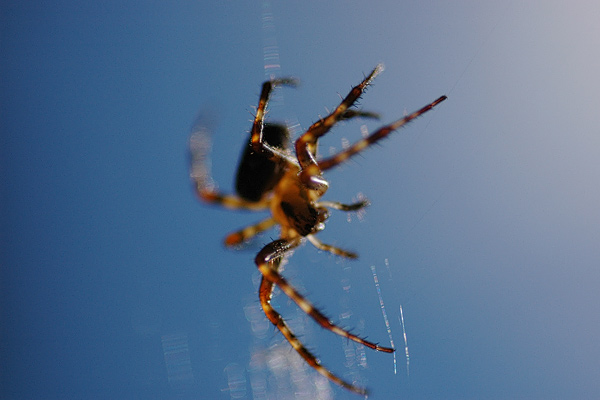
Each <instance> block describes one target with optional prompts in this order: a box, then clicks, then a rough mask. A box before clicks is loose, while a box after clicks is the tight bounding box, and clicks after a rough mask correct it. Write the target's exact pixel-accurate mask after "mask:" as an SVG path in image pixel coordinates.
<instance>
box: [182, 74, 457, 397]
mask: <svg viewBox="0 0 600 400" xmlns="http://www.w3.org/2000/svg"><path fill="white" fill-rule="evenodd" d="M382 71H383V65H381V64H379V65H377V66H376V67H375V68H374V69H373V71H372V72H371V73H370V74H369V75H368V76H366V77H365V78H364V79H363V81H362V82H361V83H360V84H358V85H357V86H355V87H353V88H352V90H351V91H350V93H349V94H348V95H347V96H346V98H344V99H343V100H342V102H341V103H340V104H339V105H338V106H337V107H336V109H335V110H334V111H333V112H331V113H330V114H329V115H327V116H326V117H325V118H321V119H319V120H318V121H317V122H315V123H313V124H312V125H311V126H310V128H308V130H307V131H306V132H305V133H304V134H302V135H301V136H300V137H299V138H298V139H297V140H296V141H295V144H294V150H295V155H292V154H291V151H290V137H289V133H288V130H287V128H286V127H285V126H283V125H279V124H274V123H266V122H265V113H266V108H267V103H268V102H269V97H270V95H271V92H272V91H273V89H274V88H276V87H279V86H291V87H294V86H296V85H297V83H298V82H297V81H296V80H295V79H293V78H281V79H272V80H270V81H266V82H264V83H263V85H262V91H261V94H260V99H259V103H258V108H257V109H256V115H255V117H254V122H253V124H252V130H251V131H250V141H249V144H248V146H247V147H246V148H245V149H244V151H243V152H242V158H241V162H240V165H239V167H238V171H237V178H236V192H237V195H229V194H221V193H220V192H219V191H218V190H217V189H216V188H215V186H214V184H213V183H212V178H211V175H210V170H209V165H208V161H207V160H208V152H209V150H210V143H209V135H208V132H207V129H206V128H205V127H203V126H201V125H200V124H197V125H196V126H195V127H194V128H193V133H192V135H191V138H190V150H191V154H192V160H191V161H192V168H191V174H190V175H191V178H192V180H193V183H194V186H195V190H196V193H197V195H198V197H199V198H200V199H201V200H203V201H205V202H208V203H212V204H219V205H221V206H223V207H226V208H229V209H245V210H253V211H260V210H269V211H270V212H271V216H270V217H268V218H266V219H264V220H262V221H260V222H258V223H256V224H254V225H251V226H248V227H246V228H243V229H241V230H239V231H237V232H234V233H231V234H229V235H228V236H227V237H226V238H225V245H226V246H228V247H232V246H237V245H240V244H242V243H244V242H245V241H247V240H249V239H251V238H252V237H254V236H255V235H257V234H258V233H260V232H263V231H265V230H267V229H269V228H272V227H274V226H276V225H279V227H280V230H281V234H280V238H279V239H277V240H274V241H272V242H271V243H269V244H267V245H266V246H264V247H263V248H262V250H260V251H259V252H258V254H257V255H256V258H255V259H254V262H255V263H256V266H257V267H258V270H259V271H260V273H261V274H262V279H261V283H260V287H259V299H260V304H261V306H262V309H263V311H264V313H265V315H266V316H267V318H268V319H269V321H271V323H272V324H273V325H275V326H276V327H277V328H278V329H279V330H280V331H281V333H282V334H283V336H284V337H285V338H286V339H287V340H288V342H289V343H290V344H291V346H292V347H293V348H294V349H295V350H296V351H297V352H298V354H300V356H301V357H302V358H303V359H304V360H305V361H306V362H307V363H308V364H309V365H310V366H311V367H313V368H314V369H315V370H316V371H317V372H318V373H320V374H321V375H323V376H325V377H326V378H328V379H329V380H331V381H332V382H334V383H336V384H338V385H340V386H342V387H344V388H346V389H349V390H350V391H352V392H355V393H358V394H361V395H366V393H367V391H366V389H365V388H362V387H359V386H356V385H354V384H352V383H350V382H347V381H345V380H343V379H341V378H339V377H338V376H336V375H334V374H333V373H332V372H330V371H329V370H328V369H327V368H325V367H324V366H323V365H322V364H321V362H320V361H319V360H318V359H317V358H316V357H315V356H314V355H313V354H312V353H311V352H310V351H308V350H307V349H306V347H304V345H303V344H302V343H301V342H300V340H299V339H298V338H297V337H296V336H295V335H294V333H293V332H292V331H291V330H290V328H289V327H288V325H287V324H286V322H285V320H284V319H283V317H282V316H281V315H280V314H279V313H278V312H277V311H276V310H275V309H274V308H273V306H272V305H271V296H272V294H273V287H274V285H277V286H279V288H280V289H281V290H282V291H283V292H284V293H285V294H286V295H287V296H288V297H289V298H290V299H292V300H293V301H294V302H295V303H296V304H297V305H298V306H299V307H300V308H301V309H302V310H303V311H304V312H305V313H306V314H308V315H309V316H310V317H312V318H313V319H314V320H315V321H316V322H317V323H318V324H319V325H321V326H322V327H323V328H325V329H327V330H329V331H331V332H333V333H335V334H337V335H340V336H343V337H346V338H348V339H350V340H353V341H355V342H357V343H360V344H362V345H364V346H367V347H369V348H371V349H374V350H378V351H382V352H385V353H392V352H394V351H395V350H394V349H393V348H389V347H383V346H379V345H378V344H376V343H372V342H370V341H367V340H365V339H363V338H361V337H358V336H356V335H354V334H352V333H351V332H349V331H348V330H346V329H343V328H341V327H339V326H337V325H335V324H334V323H332V322H331V321H330V320H329V318H327V317H326V316H325V315H324V314H323V313H322V312H321V311H319V310H318V309H317V308H315V307H314V306H313V305H312V304H311V303H310V302H309V301H308V300H307V299H306V298H305V297H304V296H302V295H301V294H300V293H299V292H298V291H297V290H296V289H295V288H294V287H293V286H292V285H291V284H290V283H289V282H288V281H287V280H286V279H285V278H284V277H283V276H282V275H281V274H280V272H279V267H280V265H281V262H282V260H283V258H284V257H285V256H286V255H287V254H288V253H290V252H291V251H292V250H293V249H295V248H296V247H298V246H299V245H300V244H301V243H302V242H303V241H304V239H307V240H308V241H309V242H311V243H312V244H313V245H314V246H315V247H316V248H318V249H320V250H324V251H328V252H330V253H332V254H335V255H337V256H341V257H345V258H349V259H355V258H357V257H358V256H357V254H355V253H352V252H350V251H346V250H343V249H340V248H338V247H335V246H332V245H329V244H325V243H323V242H321V241H320V240H319V239H317V237H316V234H317V233H319V232H320V231H322V230H323V229H324V228H325V220H326V219H327V218H328V217H329V211H328V209H335V210H341V211H356V210H359V209H361V208H363V207H366V206H367V205H368V202H367V201H366V200H364V201H359V202H357V203H353V204H342V203H339V202H332V201H323V200H320V199H321V197H322V196H323V195H324V194H325V192H326V191H327V189H328V187H329V183H328V182H327V181H326V180H325V178H324V177H323V172H324V171H327V170H328V169H331V168H333V167H335V166H337V165H339V164H341V163H342V162H344V161H345V160H347V159H348V158H350V157H351V156H353V155H355V154H357V153H359V152H361V151H362V150H364V149H366V148H367V147H369V146H370V145H372V144H373V143H375V142H377V141H379V140H381V139H383V138H385V137H386V136H387V135H389V134H390V133H391V132H393V131H395V130H397V129H399V128H401V127H402V126H404V125H405V124H407V123H408V122H410V121H412V120H413V119H415V118H417V117H419V116H420V115H422V114H424V113H426V112H427V111H429V110H431V109H432V108H433V107H435V106H436V105H438V104H439V103H441V102H442V101H444V100H446V96H441V97H440V98H438V99H437V100H435V101H434V102H432V103H430V104H428V105H426V106H425V107H423V108H421V109H419V110H418V111H415V112H413V113H412V114H409V115H407V116H405V117H404V118H401V119H399V120H397V121H395V122H392V123H391V124H389V125H385V126H383V127H381V128H379V129H378V130H377V131H375V132H373V133H372V134H370V135H369V136H367V137H365V138H363V139H361V140H359V141H357V142H356V143H354V144H353V145H351V146H350V147H348V148H346V149H344V150H342V151H340V152H339V153H337V154H335V155H333V156H331V157H328V158H324V159H317V144H318V140H319V138H320V137H322V136H323V135H325V134H326V133H327V132H329V130H330V129H331V128H332V127H333V126H334V125H335V124H336V123H337V122H339V121H340V120H344V119H351V118H355V117H377V115H376V114H373V113H369V112H364V111H361V110H355V109H351V107H352V106H353V105H354V104H355V103H356V101H357V100H358V99H359V98H360V97H361V95H362V94H363V92H364V91H365V90H366V88H367V87H368V86H369V85H370V84H371V82H372V81H373V79H374V78H375V77H376V76H377V75H378V74H379V73H380V72H382Z"/></svg>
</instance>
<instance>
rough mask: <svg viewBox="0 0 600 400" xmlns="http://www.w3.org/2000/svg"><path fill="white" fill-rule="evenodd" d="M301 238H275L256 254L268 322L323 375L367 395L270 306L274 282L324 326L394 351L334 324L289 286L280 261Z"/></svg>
mask: <svg viewBox="0 0 600 400" xmlns="http://www.w3.org/2000/svg"><path fill="white" fill-rule="evenodd" d="M300 241H301V238H300V237H297V238H294V239H291V240H287V239H279V240H275V241H273V242H271V243H269V244H268V245H266V246H265V247H264V248H263V249H262V250H261V251H260V252H259V253H258V255H257V256H256V259H255V262H256V265H257V267H258V269H259V271H260V273H261V274H262V276H263V278H262V281H261V285H260V290H259V298H260V303H261V306H262V308H263V310H264V312H265V314H266V316H267V318H268V319H269V321H271V323H273V325H275V326H276V327H277V328H278V329H279V330H280V331H281V333H282V334H283V336H285V338H286V339H287V340H288V342H290V344H291V345H292V347H293V348H294V349H295V350H296V351H297V352H298V354H300V356H301V357H302V358H304V360H306V362H307V363H308V364H309V365H310V366H312V367H313V368H315V369H316V370H317V372H319V373H320V374H321V375H323V376H325V377H326V378H328V379H330V380H331V381H333V382H335V383H337V384H338V385H340V386H343V387H345V388H347V389H349V390H351V391H353V392H356V393H359V394H363V395H364V394H366V391H365V389H363V388H359V387H357V386H354V385H352V384H350V383H348V382H345V381H344V380H342V379H340V378H339V377H337V376H335V375H334V374H333V373H331V372H330V371H329V370H327V369H326V368H325V367H323V366H322V365H321V363H320V361H319V360H318V359H317V358H316V357H315V356H314V355H313V354H312V353H311V352H309V351H308V350H307V349H306V347H304V345H303V344H302V342H300V340H299V339H298V338H297V337H296V336H295V335H294V333H293V332H292V331H291V330H290V328H289V327H288V326H287V324H286V323H285V321H284V319H283V317H281V315H280V314H279V313H278V312H277V311H275V309H274V308H273V306H272V305H271V296H272V293H273V285H277V286H279V288H280V289H281V290H282V291H283V292H284V293H285V294H286V295H287V296H288V297H289V298H290V299H292V300H293V301H294V302H295V303H296V304H297V305H298V307H300V308H301V309H302V311H304V312H305V313H306V314H308V315H309V316H310V317H311V318H313V319H314V320H315V321H316V322H317V323H318V324H319V325H321V326H322V327H323V328H325V329H327V330H329V331H331V332H333V333H335V334H337V335H340V336H343V337H346V338H348V339H350V340H353V341H355V342H357V343H360V344H363V345H365V346H367V347H369V348H371V349H374V350H379V351H383V352H386V353H391V352H393V351H394V349H392V348H388V347H383V346H379V345H377V344H375V343H372V342H369V341H366V340H365V339H362V338H360V337H358V336H356V335H354V334H352V333H350V332H348V331H346V330H344V329H342V328H340V327H338V326H337V325H335V324H333V323H332V322H331V321H330V320H329V319H328V318H327V317H326V316H325V315H324V314H323V313H321V312H320V311H319V310H317V309H316V308H315V307H314V306H313V305H312V304H311V303H310V302H309V301H308V300H307V299H306V298H304V296H302V295H301V294H300V293H298V291H297V290H296V289H295V288H294V287H293V286H292V285H290V284H289V283H288V282H287V280H285V278H284V277H283V276H281V274H280V273H279V265H280V264H281V260H282V258H283V257H284V256H285V255H286V253H288V252H290V251H291V250H293V249H294V248H296V247H297V246H298V245H299V244H300Z"/></svg>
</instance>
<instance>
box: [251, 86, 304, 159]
mask: <svg viewBox="0 0 600 400" xmlns="http://www.w3.org/2000/svg"><path fill="white" fill-rule="evenodd" d="M297 85H298V81H297V80H296V79H294V78H281V79H273V80H270V81H266V82H265V83H263V86H262V91H261V93H260V98H259V100H258V107H257V108H256V115H255V116H254V123H253V124H252V130H251V131H250V135H251V136H250V137H251V143H252V148H253V149H254V151H255V152H262V153H264V154H265V155H266V156H267V157H269V158H284V159H288V157H287V156H286V155H285V154H284V153H282V152H280V151H278V150H277V149H275V148H273V147H271V146H269V145H267V144H266V143H265V142H264V140H263V127H264V123H265V113H266V111H267V104H268V103H269V98H270V96H271V92H272V91H273V89H274V88H276V87H277V86H292V87H295V86H297Z"/></svg>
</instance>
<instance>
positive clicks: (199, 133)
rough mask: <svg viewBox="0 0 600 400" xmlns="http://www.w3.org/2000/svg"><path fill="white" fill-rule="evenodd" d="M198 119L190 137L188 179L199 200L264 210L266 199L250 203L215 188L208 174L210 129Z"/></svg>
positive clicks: (231, 206) (266, 204)
mask: <svg viewBox="0 0 600 400" xmlns="http://www.w3.org/2000/svg"><path fill="white" fill-rule="evenodd" d="M207 125H208V122H205V121H204V120H203V118H200V119H199V120H198V121H197V122H196V123H195V124H194V127H193V128H192V134H191V135H190V143H189V146H190V178H192V181H193V184H194V189H195V192H196V194H197V195H198V197H199V198H200V200H203V201H205V202H207V203H211V204H219V205H221V206H223V207H226V208H231V209H245V210H264V209H266V208H268V207H269V201H268V200H267V199H265V200H261V201H258V202H250V201H247V200H244V199H241V198H239V197H238V196H235V195H228V194H222V193H220V192H219V191H218V190H216V188H215V184H214V182H213V180H212V176H211V173H210V149H211V140H210V128H209V127H208V126H207Z"/></svg>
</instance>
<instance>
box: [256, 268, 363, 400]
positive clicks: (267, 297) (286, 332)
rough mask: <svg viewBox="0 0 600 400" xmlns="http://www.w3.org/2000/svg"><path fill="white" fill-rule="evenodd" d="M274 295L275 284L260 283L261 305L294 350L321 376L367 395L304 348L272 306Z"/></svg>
mask: <svg viewBox="0 0 600 400" xmlns="http://www.w3.org/2000/svg"><path fill="white" fill-rule="evenodd" d="M273 264H279V259H278V260H274V262H273ZM272 294H273V283H272V282H270V281H269V280H267V279H266V278H265V277H263V278H262V280H261V282H260V289H259V298H260V304H261V306H262V309H263V311H264V312H265V315H266V316H267V318H268V319H269V321H271V323H272V324H273V325H275V326H276V327H277V329H279V331H280V332H281V333H282V334H283V336H284V337H285V338H286V339H287V341H288V342H289V343H290V344H291V345H292V347H293V348H294V350H296V351H297V352H298V354H300V356H301V357H302V358H303V359H304V361H306V363H307V364H308V365H310V366H311V367H313V368H314V369H315V370H316V371H317V372H318V373H319V374H321V375H323V376H324V377H325V378H327V379H329V380H330V381H332V382H334V383H336V384H338V385H340V386H342V387H344V388H346V389H348V390H351V391H353V392H355V393H358V394H360V395H366V394H367V391H366V389H364V388H360V387H358V386H354V385H352V384H350V383H348V382H346V381H344V380H342V379H340V378H338V377H337V376H336V375H334V374H333V373H331V372H330V371H329V370H328V369H327V368H325V367H324V366H323V365H322V364H321V362H320V361H319V359H318V358H317V357H315V356H314V355H313V354H312V353H311V352H310V351H308V350H307V349H306V347H304V345H303V344H302V342H300V340H299V339H298V338H297V337H296V335H294V333H293V332H292V331H291V329H290V328H289V327H288V325H287V324H286V323H285V321H284V319H283V317H282V316H281V314H279V313H278V312H277V311H275V309H274V308H273V306H272V305H271V295H272Z"/></svg>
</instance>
